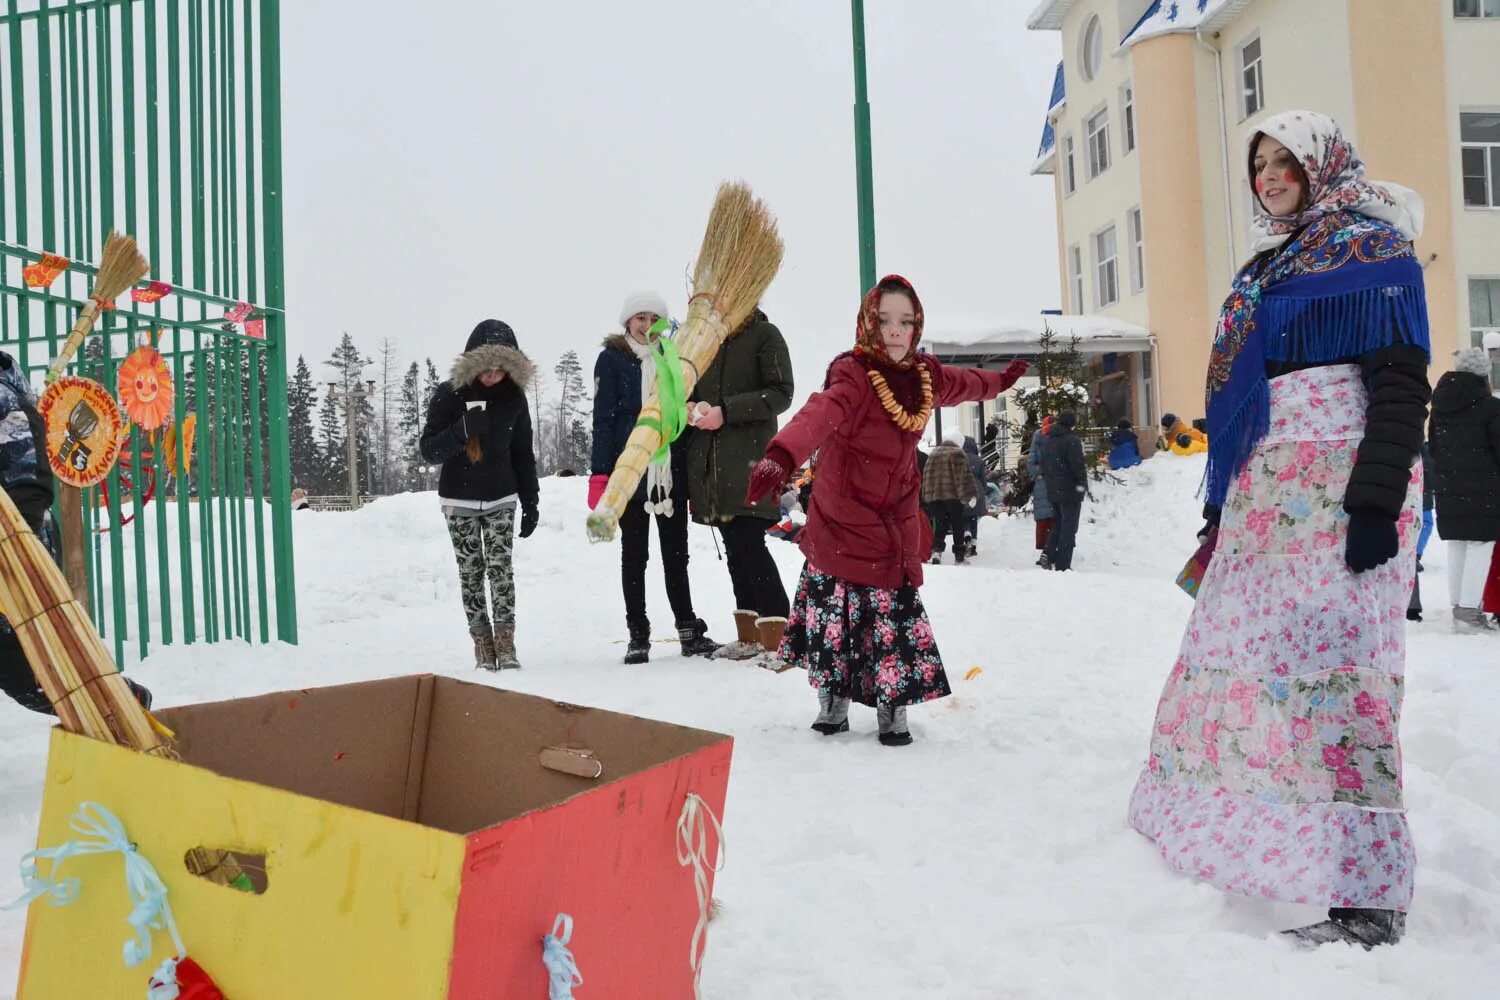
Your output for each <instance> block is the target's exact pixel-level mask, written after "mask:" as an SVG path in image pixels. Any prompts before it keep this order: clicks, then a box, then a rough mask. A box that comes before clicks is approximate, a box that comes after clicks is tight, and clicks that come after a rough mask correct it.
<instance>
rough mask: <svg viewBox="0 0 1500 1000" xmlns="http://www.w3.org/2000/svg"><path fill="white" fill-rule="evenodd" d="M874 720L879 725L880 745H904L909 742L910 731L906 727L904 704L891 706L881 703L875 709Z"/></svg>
mask: <svg viewBox="0 0 1500 1000" xmlns="http://www.w3.org/2000/svg"><path fill="white" fill-rule="evenodd" d="M875 722H876V723H877V724H878V725H879V726H880V745H881V746H887V747H904V746H906V745H907V744H909V743H910V742H911V731H910V730H908V729H907V728H906V706H905V705H897V706H896V707H895V708H892V707H890V706H888V705H882V706H881V707H879V708H877V709H876V710H875Z"/></svg>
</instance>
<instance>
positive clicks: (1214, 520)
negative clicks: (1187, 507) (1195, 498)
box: [1198, 504, 1223, 545]
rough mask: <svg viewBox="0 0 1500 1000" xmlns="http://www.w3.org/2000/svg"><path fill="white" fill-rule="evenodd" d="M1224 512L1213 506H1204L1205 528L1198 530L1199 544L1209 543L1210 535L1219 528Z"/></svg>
mask: <svg viewBox="0 0 1500 1000" xmlns="http://www.w3.org/2000/svg"><path fill="white" fill-rule="evenodd" d="M1222 513H1223V512H1222V511H1221V510H1220V509H1219V508H1218V507H1215V506H1212V505H1211V504H1204V506H1203V527H1201V528H1199V529H1198V543H1199V544H1200V545H1201V544H1202V543H1204V542H1206V541H1208V533H1209V532H1210V531H1212V530H1214V529H1215V528H1217V527H1218V526H1219V516H1220V514H1222Z"/></svg>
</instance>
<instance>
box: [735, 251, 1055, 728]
mask: <svg viewBox="0 0 1500 1000" xmlns="http://www.w3.org/2000/svg"><path fill="white" fill-rule="evenodd" d="M921 339H922V303H921V302H920V301H919V300H918V299H917V293H916V290H915V289H913V288H912V286H911V283H910V282H909V281H907V280H906V279H905V278H902V277H898V276H896V275H892V276H890V277H887V278H883V279H881V281H880V283H879V284H878V285H876V286H875V287H874V288H872V289H870V291H869V292H868V293H867V294H866V295H865V300H864V303H863V304H862V305H861V307H860V310H859V320H858V323H857V326H856V328H855V346H854V350H852V351H849V352H847V353H845V354H840V355H839V356H838V357H836V358H834V359H833V364H831V365H829V366H828V375H827V378H826V379H825V380H824V383H823V391H822V392H819V393H816V394H814V395H813V397H812V398H811V399H809V400H808V401H807V403H806V405H804V406H803V407H802V409H801V410H799V411H798V412H797V415H796V416H795V417H793V418H792V420H791V421H790V422H789V423H788V424H787V425H786V427H784V428H783V429H782V431H781V433H780V434H778V435H777V436H776V437H775V438H774V439H773V440H772V441H771V443H770V445H769V446H768V447H767V448H766V454H765V458H763V459H762V460H761V461H760V463H759V464H757V465H756V467H755V470H754V472H753V473H752V474H751V478H750V489H749V498H750V499H752V500H753V499H756V498H759V497H762V496H766V495H768V494H769V493H770V492H771V491H773V490H775V489H778V488H779V487H780V486H781V484H782V483H783V482H785V481H786V477H787V475H788V473H789V472H790V470H792V469H795V468H798V467H799V466H800V465H801V464H802V462H803V461H804V460H805V459H806V458H807V457H808V456H809V455H810V454H812V452H813V450H814V449H818V486H817V489H815V490H814V491H813V494H812V502H811V505H810V509H809V510H808V512H807V526H806V527H805V528H803V529H802V532H801V534H799V535H798V536H797V540H798V544H799V545H800V546H801V548H802V552H803V554H804V555H806V556H807V564H806V565H805V566H804V568H803V570H802V580H801V583H800V584H799V585H798V587H797V596H796V598H795V599H794V600H793V602H792V613H791V616H790V617H789V620H788V623H787V630H786V636H785V638H784V639H783V640H782V643H781V648H780V651H779V654H778V655H780V657H781V658H782V660H784V661H785V662H787V663H790V664H793V665H796V666H800V667H805V668H806V669H807V672H808V678H809V680H810V681H811V682H812V686H813V687H814V688H816V689H817V691H818V705H819V707H820V709H821V711H820V712H819V713H818V718H817V721H815V722H814V723H813V729H815V730H817V731H818V732H820V733H823V734H824V735H832V734H834V733H843V732H848V731H849V702H850V701H851V700H853V701H858V702H859V703H860V704H862V705H869V706H870V707H872V708H874V709H875V710H876V718H877V720H878V722H879V725H880V742H881V743H883V744H885V745H886V746H905V745H906V744H908V743H910V742H911V733H910V732H909V731H908V729H907V725H906V706H907V705H912V704H916V703H918V702H924V701H930V700H932V699H934V698H941V697H943V696H944V695H947V694H949V693H950V689H949V687H948V677H947V675H946V674H945V673H944V672H943V661H942V658H941V657H940V656H939V655H938V650H937V645H936V643H935V642H934V641H933V638H932V625H931V624H930V623H929V622H928V620H927V612H926V611H924V610H923V609H922V601H921V599H920V598H919V597H918V596H917V588H918V587H920V586H921V585H922V564H923V562H924V561H925V560H926V558H927V553H928V549H929V548H930V546H931V543H932V525H931V523H930V522H929V521H928V520H927V518H926V517H924V516H922V512H921V509H920V507H919V501H920V494H921V485H922V484H921V480H920V478H919V476H918V474H917V441H918V439H919V438H920V436H921V434H922V430H923V428H925V427H926V426H927V420H928V418H929V417H931V416H932V409H933V407H934V406H954V405H957V404H958V403H963V402H969V401H974V400H981V399H990V398H993V397H995V396H998V395H999V394H1000V393H1002V392H1004V391H1005V390H1006V389H1008V388H1010V386H1011V385H1012V384H1013V383H1014V382H1015V381H1016V379H1018V378H1020V377H1021V375H1022V374H1024V373H1025V371H1026V367H1027V366H1026V362H1024V361H1013V362H1011V364H1010V366H1009V367H1007V368H1006V369H1005V370H1004V371H1003V372H995V371H979V370H971V369H961V368H944V367H943V366H942V365H941V364H940V363H939V362H938V360H937V359H936V358H934V357H932V356H931V355H927V354H920V355H919V354H918V353H917V344H918V343H919V342H920V341H921Z"/></svg>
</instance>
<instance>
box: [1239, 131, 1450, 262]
mask: <svg viewBox="0 0 1500 1000" xmlns="http://www.w3.org/2000/svg"><path fill="white" fill-rule="evenodd" d="M1262 135H1267V136H1270V137H1271V138H1272V139H1275V140H1276V141H1277V142H1279V143H1281V144H1282V145H1283V146H1285V147H1286V148H1287V149H1289V150H1291V152H1292V155H1293V156H1295V157H1296V158H1297V162H1298V163H1299V164H1301V165H1302V170H1303V172H1304V173H1306V174H1307V184H1308V191H1307V205H1306V207H1304V208H1303V209H1302V211H1301V212H1299V213H1297V214H1296V215H1271V214H1270V213H1269V212H1267V211H1266V209H1265V207H1264V206H1263V205H1262V204H1261V203H1260V198H1259V197H1255V198H1253V199H1252V202H1253V203H1254V208H1255V218H1254V219H1253V220H1252V221H1251V223H1250V245H1251V247H1252V248H1253V249H1254V251H1255V252H1256V253H1261V252H1263V251H1266V250H1274V249H1276V248H1277V247H1279V246H1281V245H1282V244H1283V243H1285V242H1286V239H1287V237H1288V236H1290V235H1292V234H1293V233H1295V232H1297V231H1298V230H1300V229H1302V228H1303V227H1305V226H1307V225H1308V223H1311V222H1315V221H1316V220H1318V219H1321V218H1322V217H1323V216H1325V215H1332V214H1333V213H1334V212H1344V211H1349V212H1358V213H1359V214H1360V215H1364V216H1367V217H1369V218H1371V219H1376V220H1378V221H1380V222H1384V223H1387V224H1389V225H1392V226H1395V227H1396V228H1397V229H1399V230H1400V231H1401V232H1402V234H1403V235H1405V237H1406V238H1407V239H1408V240H1415V239H1416V238H1417V237H1419V236H1421V235H1422V217H1423V205H1422V196H1421V195H1419V194H1417V192H1415V191H1413V190H1412V189H1411V188H1408V187H1402V186H1401V185H1400V184H1395V183H1392V182H1390V181H1372V180H1366V179H1365V165H1364V163H1363V161H1361V160H1360V158H1359V154H1358V153H1357V152H1355V150H1354V144H1353V143H1351V142H1350V141H1349V140H1347V139H1345V138H1344V133H1343V131H1342V130H1341V129H1340V128H1339V123H1338V122H1336V121H1334V120H1333V119H1332V118H1329V117H1328V116H1327V115H1323V114H1319V113H1318V112H1316V111H1283V112H1282V113H1281V114H1279V115H1272V116H1271V117H1270V118H1267V119H1266V120H1265V121H1264V122H1262V123H1261V124H1260V125H1259V126H1257V127H1256V128H1254V129H1252V130H1251V131H1250V133H1249V134H1248V135H1247V136H1246V137H1245V144H1246V147H1247V152H1248V155H1247V158H1246V161H1247V164H1248V165H1249V167H1250V181H1251V184H1252V186H1253V185H1254V183H1255V168H1254V163H1255V147H1256V145H1257V143H1259V141H1260V137H1261V136H1262Z"/></svg>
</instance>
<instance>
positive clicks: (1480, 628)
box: [1453, 607, 1495, 633]
mask: <svg viewBox="0 0 1500 1000" xmlns="http://www.w3.org/2000/svg"><path fill="white" fill-rule="evenodd" d="M1494 630H1495V626H1493V625H1491V624H1490V620H1489V619H1488V618H1486V617H1485V616H1484V612H1483V611H1480V610H1479V609H1478V608H1460V607H1455V608H1454V609H1453V631H1455V632H1459V633H1467V632H1493V631H1494Z"/></svg>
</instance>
